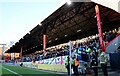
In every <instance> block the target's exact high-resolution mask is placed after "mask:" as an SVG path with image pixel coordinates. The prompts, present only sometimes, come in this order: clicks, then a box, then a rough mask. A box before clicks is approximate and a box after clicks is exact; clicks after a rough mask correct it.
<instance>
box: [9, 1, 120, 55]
mask: <svg viewBox="0 0 120 76" xmlns="http://www.w3.org/2000/svg"><path fill="white" fill-rule="evenodd" d="M99 8H100V15H101V24H102V30H103V32H105V31H108V30H112V29H114V28H118V27H119V26H120V13H118V12H116V11H114V10H112V9H110V8H107V7H104V6H101V5H99ZM95 15H96V14H95V3H93V2H75V3H72V5H70V6H68V5H67V4H64V5H63V6H61V7H60V8H59V9H57V10H56V11H55V12H54V13H53V14H51V15H50V16H48V17H47V18H46V19H45V20H44V21H42V22H41V24H42V26H40V25H37V26H36V27H35V28H34V29H32V30H31V31H30V34H26V35H25V36H24V37H23V38H21V39H20V40H19V42H17V43H16V44H15V45H14V46H13V47H11V48H10V49H9V50H8V51H7V52H20V49H21V47H22V48H23V54H24V55H25V54H30V53H33V52H35V51H39V50H42V49H43V34H46V35H47V47H50V46H54V45H58V44H61V43H65V42H68V41H69V40H76V39H81V38H83V37H87V36H90V35H93V34H97V33H98V31H97V21H96V18H95Z"/></svg>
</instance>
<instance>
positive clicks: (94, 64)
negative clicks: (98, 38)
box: [91, 52, 98, 76]
mask: <svg viewBox="0 0 120 76" xmlns="http://www.w3.org/2000/svg"><path fill="white" fill-rule="evenodd" d="M97 66H98V59H97V54H96V53H95V52H94V53H92V56H91V67H92V69H93V71H94V76H98V68H97Z"/></svg>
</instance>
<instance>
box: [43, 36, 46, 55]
mask: <svg viewBox="0 0 120 76" xmlns="http://www.w3.org/2000/svg"><path fill="white" fill-rule="evenodd" d="M43 51H44V54H45V53H46V34H43Z"/></svg>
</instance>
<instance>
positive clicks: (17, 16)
mask: <svg viewBox="0 0 120 76" xmlns="http://www.w3.org/2000/svg"><path fill="white" fill-rule="evenodd" d="M15 1H16V0H9V2H8V0H4V1H3V0H1V1H0V43H8V42H10V41H15V42H17V41H18V40H19V39H20V38H22V37H23V36H24V35H25V34H26V33H28V32H29V31H30V30H32V29H33V28H34V27H35V26H36V25H37V24H40V22H41V21H43V20H44V19H45V18H46V17H48V16H49V15H50V14H51V13H53V12H54V11H55V10H57V9H58V8H59V7H60V6H62V4H64V3H65V2H66V1H65V0H18V1H16V2H15ZM28 1H29V2H28ZM93 1H95V0H93ZM99 1H100V0H99ZM108 1H109V2H107V3H105V2H101V4H105V5H107V6H113V8H115V10H116V11H117V10H118V1H119V0H114V2H110V0H108Z"/></svg>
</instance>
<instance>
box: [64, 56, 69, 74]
mask: <svg viewBox="0 0 120 76" xmlns="http://www.w3.org/2000/svg"><path fill="white" fill-rule="evenodd" d="M69 61H70V58H69V56H68V57H67V58H66V61H65V67H66V68H67V72H68V75H70V64H69Z"/></svg>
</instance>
